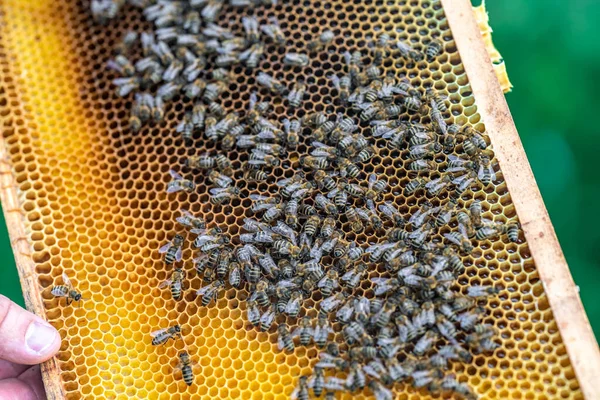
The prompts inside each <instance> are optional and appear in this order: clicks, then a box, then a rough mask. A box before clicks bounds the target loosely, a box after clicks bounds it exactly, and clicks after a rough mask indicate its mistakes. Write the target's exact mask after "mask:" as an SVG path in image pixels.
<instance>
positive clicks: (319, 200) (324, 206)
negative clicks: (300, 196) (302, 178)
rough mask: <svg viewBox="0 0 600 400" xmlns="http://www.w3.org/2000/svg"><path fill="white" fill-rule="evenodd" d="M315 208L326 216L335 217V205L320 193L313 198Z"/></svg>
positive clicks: (336, 210)
mask: <svg viewBox="0 0 600 400" xmlns="http://www.w3.org/2000/svg"><path fill="white" fill-rule="evenodd" d="M315 207H317V208H318V209H321V210H323V211H324V212H325V213H326V214H328V215H335V214H337V213H338V209H337V207H336V206H335V204H334V203H332V202H331V201H329V199H327V197H325V196H323V195H322V194H320V193H319V194H317V195H316V196H315Z"/></svg>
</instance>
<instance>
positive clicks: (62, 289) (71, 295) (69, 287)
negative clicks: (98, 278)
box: [50, 272, 82, 305]
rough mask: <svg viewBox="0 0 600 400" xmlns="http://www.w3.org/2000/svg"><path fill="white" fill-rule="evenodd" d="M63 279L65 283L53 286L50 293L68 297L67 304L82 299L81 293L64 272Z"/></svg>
mask: <svg viewBox="0 0 600 400" xmlns="http://www.w3.org/2000/svg"><path fill="white" fill-rule="evenodd" d="M62 280H63V284H62V285H57V286H53V287H52V289H51V290H50V293H52V295H53V296H55V297H66V299H67V305H70V304H71V302H72V301H81V300H82V297H81V293H79V292H78V291H77V290H75V289H74V288H73V284H72V283H71V280H70V279H69V277H68V276H67V274H66V273H64V272H63V273H62Z"/></svg>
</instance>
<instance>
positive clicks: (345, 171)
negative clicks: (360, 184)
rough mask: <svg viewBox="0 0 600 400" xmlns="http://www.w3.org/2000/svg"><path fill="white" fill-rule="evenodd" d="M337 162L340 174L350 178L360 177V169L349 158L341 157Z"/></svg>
mask: <svg viewBox="0 0 600 400" xmlns="http://www.w3.org/2000/svg"><path fill="white" fill-rule="evenodd" d="M337 163H338V166H339V169H340V176H342V177H348V178H358V176H359V175H360V169H359V168H358V167H357V166H356V164H354V163H353V162H351V161H350V160H348V159H347V158H343V157H340V158H338V159H337Z"/></svg>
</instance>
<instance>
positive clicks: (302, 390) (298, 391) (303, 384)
mask: <svg viewBox="0 0 600 400" xmlns="http://www.w3.org/2000/svg"><path fill="white" fill-rule="evenodd" d="M293 344H294V343H293V342H292V346H293ZM292 350H293V347H292ZM308 389H309V388H308V377H306V376H301V377H300V378H299V379H298V385H297V386H296V388H295V389H294V391H293V392H292V395H291V398H292V400H308V399H309V392H308Z"/></svg>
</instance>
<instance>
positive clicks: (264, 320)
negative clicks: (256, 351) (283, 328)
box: [260, 306, 275, 332]
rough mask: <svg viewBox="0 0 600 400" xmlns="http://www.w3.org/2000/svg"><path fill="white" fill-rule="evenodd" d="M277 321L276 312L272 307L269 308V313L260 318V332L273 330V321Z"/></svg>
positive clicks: (266, 312)
mask: <svg viewBox="0 0 600 400" xmlns="http://www.w3.org/2000/svg"><path fill="white" fill-rule="evenodd" d="M274 320H275V311H274V310H273V307H272V306H269V308H268V309H267V311H265V313H264V314H263V315H262V316H261V317H260V330H261V331H263V332H266V331H268V330H269V329H271V326H272V325H273V321H274Z"/></svg>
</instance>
